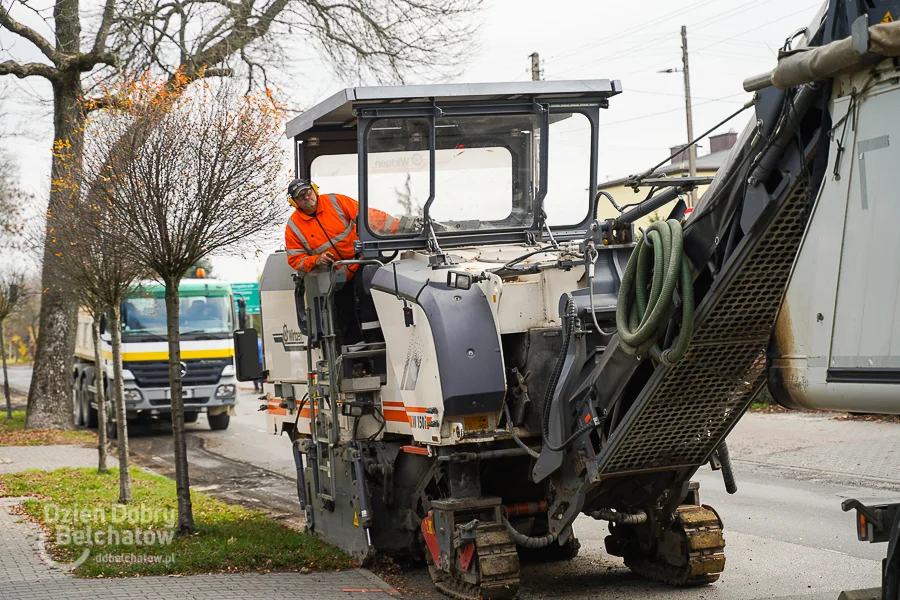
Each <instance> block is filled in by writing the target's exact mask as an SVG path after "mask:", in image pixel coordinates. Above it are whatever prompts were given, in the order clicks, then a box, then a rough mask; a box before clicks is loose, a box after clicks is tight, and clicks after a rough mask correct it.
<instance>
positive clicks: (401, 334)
mask: <svg viewBox="0 0 900 600" xmlns="http://www.w3.org/2000/svg"><path fill="white" fill-rule="evenodd" d="M372 299H373V300H374V301H375V308H376V309H377V310H378V320H379V321H380V322H381V330H382V331H383V332H384V340H385V343H386V344H387V357H388V365H389V367H388V385H387V387H385V388H383V389H382V404H383V411H384V418H385V421H387V431H388V432H391V433H406V434H409V433H412V435H413V438H414V439H415V440H416V441H418V442H423V443H429V444H434V443H437V442H439V441H440V428H439V427H429V426H428V423H429V422H430V421H432V420H436V421H438V422H440V421H442V419H443V415H442V412H443V406H442V405H441V397H442V392H441V384H442V382H441V378H440V374H439V372H438V365H437V360H436V358H435V346H434V338H433V336H432V333H431V327H430V324H429V322H428V318H427V317H426V315H425V312H424V310H422V307H420V306H418V305H415V304H413V305H411V308H412V311H413V325H412V326H410V327H406V325H405V322H404V317H403V303H402V302H401V301H400V300H398V299H397V298H396V296H392V295H390V294H386V293H385V292H381V291H378V290H375V289H373V290H372ZM392 380H393V381H392ZM390 389H393V390H394V393H390V392H389V390H390ZM429 409H430V410H434V411H436V412H434V413H427V412H426V411H428V410H429Z"/></svg>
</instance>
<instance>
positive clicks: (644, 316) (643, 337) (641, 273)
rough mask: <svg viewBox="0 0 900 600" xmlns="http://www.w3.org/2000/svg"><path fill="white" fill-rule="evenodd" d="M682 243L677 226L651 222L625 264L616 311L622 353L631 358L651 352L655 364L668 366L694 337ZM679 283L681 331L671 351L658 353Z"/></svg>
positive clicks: (690, 285) (670, 222) (691, 297)
mask: <svg viewBox="0 0 900 600" xmlns="http://www.w3.org/2000/svg"><path fill="white" fill-rule="evenodd" d="M683 242H684V234H683V232H682V229H681V223H680V222H679V221H676V220H675V219H669V220H668V221H656V222H654V223H652V224H651V225H650V227H648V228H647V232H646V233H645V234H644V236H643V237H642V238H641V240H640V241H639V242H638V244H637V247H635V249H634V251H633V252H632V253H631V257H630V258H629V259H628V266H627V267H626V268H625V274H624V275H623V277H622V285H621V287H620V288H619V297H618V303H617V306H616V329H617V332H618V334H619V342H620V344H621V345H622V349H623V350H625V352H626V353H627V354H629V355H631V356H641V355H643V354H646V353H647V352H649V353H650V356H651V357H652V358H653V360H655V361H656V362H658V363H662V364H664V365H666V366H667V367H671V366H672V365H674V364H675V363H677V362H678V361H679V360H681V359H682V358H684V355H685V353H686V352H687V349H688V345H689V344H690V342H691V337H692V336H693V334H694V285H693V282H692V281H691V270H690V266H689V264H688V260H687V257H686V256H685V255H684V245H683ZM679 281H680V283H681V289H680V293H681V311H682V312H681V332H680V333H679V335H678V339H677V340H675V342H674V343H673V345H672V346H671V347H670V348H667V349H665V350H662V349H661V348H660V347H659V344H658V343H657V339H658V338H659V337H660V336H661V335H662V334H663V332H664V331H665V327H666V325H667V324H668V314H669V306H670V305H671V303H672V297H673V295H674V292H675V287H676V284H678V283H679ZM648 287H649V291H650V295H649V297H648V295H647V290H648Z"/></svg>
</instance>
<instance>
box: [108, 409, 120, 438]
mask: <svg viewBox="0 0 900 600" xmlns="http://www.w3.org/2000/svg"><path fill="white" fill-rule="evenodd" d="M117 437H119V428H118V427H116V422H115V421H114V420H113V417H112V407H109V408H107V409H106V439H108V440H114V439H116V438H117Z"/></svg>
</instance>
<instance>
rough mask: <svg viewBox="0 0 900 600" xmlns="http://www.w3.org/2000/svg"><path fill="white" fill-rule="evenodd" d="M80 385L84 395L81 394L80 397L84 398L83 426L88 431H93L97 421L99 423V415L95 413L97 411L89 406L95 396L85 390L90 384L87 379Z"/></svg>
mask: <svg viewBox="0 0 900 600" xmlns="http://www.w3.org/2000/svg"><path fill="white" fill-rule="evenodd" d="M81 385H82V386H84V393H83V394H82V396H83V397H84V407H85V411H84V415H85V417H84V419H85V425H87V426H88V427H89V428H90V429H94V428H96V427H97V425H98V424H99V421H100V416H99V413H98V412H97V409H96V408H94V407H93V406H91V402H93V401H94V396H95V394H94V393H93V392H90V391H88V389H87V388H88V385H90V382H89V381H88V380H87V379H85V380H84V382H83V383H82V384H81Z"/></svg>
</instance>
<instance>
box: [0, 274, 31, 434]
mask: <svg viewBox="0 0 900 600" xmlns="http://www.w3.org/2000/svg"><path fill="white" fill-rule="evenodd" d="M24 291H25V275H24V274H23V273H21V272H19V271H7V272H4V273H0V356H2V357H3V394H4V396H6V418H7V419H12V395H11V394H10V391H9V375H8V373H7V372H6V339H5V338H4V337H3V324H4V323H5V322H6V319H7V318H9V316H10V315H11V314H12V313H13V311H14V310H16V307H17V306H18V305H19V302H21V300H22V297H23V292H24Z"/></svg>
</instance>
